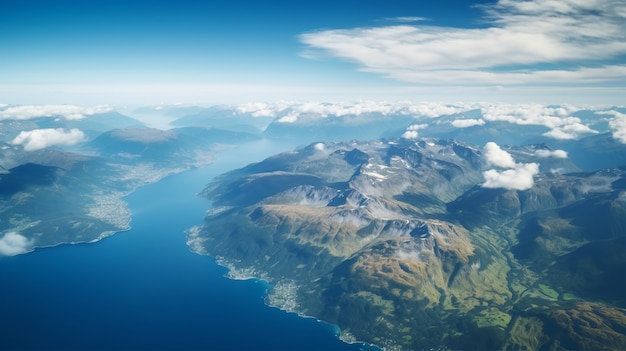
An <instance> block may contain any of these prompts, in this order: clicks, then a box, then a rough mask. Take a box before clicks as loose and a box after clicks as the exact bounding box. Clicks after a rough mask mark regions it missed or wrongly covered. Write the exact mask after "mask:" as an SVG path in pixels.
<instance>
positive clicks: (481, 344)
mask: <svg viewBox="0 0 626 351" xmlns="http://www.w3.org/2000/svg"><path fill="white" fill-rule="evenodd" d="M500 151H503V152H505V153H506V154H508V155H509V156H510V157H514V159H515V160H516V162H515V164H512V165H510V166H508V167H509V168H511V169H509V170H508V171H510V172H514V171H520V172H521V170H524V169H526V168H533V167H534V166H532V167H531V166H528V167H527V166H526V165H536V166H537V169H538V171H537V173H536V174H534V175H533V177H532V184H531V185H530V186H528V187H518V188H515V187H508V188H506V187H505V185H501V186H489V183H488V182H487V181H485V180H486V179H485V178H486V177H487V176H488V174H492V173H489V172H496V171H495V170H493V168H494V165H493V162H495V161H493V160H490V157H489V156H488V153H489V152H491V151H490V150H488V147H487V146H485V147H479V146H473V145H471V144H466V143H462V142H459V141H455V140H450V139H447V140H442V139H432V138H425V139H417V140H415V139H411V140H409V139H403V138H387V139H381V140H377V141H371V142H359V141H352V142H335V143H331V142H324V143H322V142H317V143H313V144H310V145H309V146H307V147H304V148H301V149H298V150H295V151H292V152H286V153H282V154H278V155H276V156H273V157H270V158H268V159H265V160H263V161H261V162H259V163H255V164H251V165H249V166H247V167H244V168H242V169H239V170H234V171H231V172H229V173H226V174H224V175H223V176H221V177H218V178H216V180H214V182H213V183H211V184H210V185H209V186H208V187H207V188H206V189H205V190H204V192H203V195H204V196H206V197H207V198H208V199H210V200H211V201H212V202H213V209H212V210H211V211H209V213H208V214H207V217H206V218H205V223H204V225H203V226H202V227H201V228H196V229H197V230H194V231H190V233H189V243H190V245H191V247H192V248H193V249H194V250H195V251H197V252H199V253H204V254H209V255H212V256H215V257H218V258H220V260H221V261H222V262H226V263H225V264H227V265H228V266H229V267H231V268H232V269H235V270H237V269H239V270H243V271H248V272H251V271H253V272H255V275H256V276H257V277H262V278H263V279H266V280H268V281H269V282H270V283H272V284H274V285H275V286H283V285H285V284H295V286H297V289H296V291H295V292H293V295H294V296H295V297H294V298H293V299H294V300H295V301H290V302H289V305H288V306H289V307H288V308H289V309H293V310H295V311H297V312H299V313H303V314H306V315H310V316H315V317H317V318H320V319H323V320H325V321H328V322H331V323H335V324H337V325H338V326H339V327H340V328H341V330H342V334H343V337H344V338H345V339H346V340H360V341H364V342H368V343H372V344H375V345H378V346H381V347H383V348H390V349H394V348H400V349H429V348H450V349H476V350H485V349H509V350H523V349H545V350H552V349H555V350H556V349H578V350H582V349H586V350H594V349H604V348H609V349H611V348H613V349H615V348H617V349H619V348H624V347H626V305H625V304H624V303H625V300H624V299H623V294H621V292H622V291H623V288H624V285H625V279H624V275H623V272H622V271H621V267H623V265H624V263H626V262H624V258H623V257H624V256H623V252H624V249H625V248H626V247H624V243H625V242H626V236H625V235H626V231H625V230H624V229H625V228H626V226H625V225H626V222H624V218H626V168H610V169H604V170H598V171H594V172H581V171H580V168H581V167H578V166H577V165H576V164H575V163H573V162H572V161H571V160H569V159H567V158H563V157H553V158H549V159H546V158H545V155H560V154H558V153H555V150H552V149H550V148H549V147H547V146H546V145H542V144H538V145H529V146H519V147H509V148H506V151H504V150H502V149H500ZM555 167H556V168H559V169H560V170H559V171H558V172H555V171H554V169H555ZM496 168H497V167H496ZM497 172H500V173H497V174H499V175H502V174H506V172H507V171H506V170H498V171H497ZM520 174H521V173H520ZM599 257H602V259H599ZM278 290H279V289H276V291H274V292H270V297H269V301H283V299H282V297H281V298H279V299H273V298H272V294H282V292H281V291H278ZM283 303H284V301H283ZM277 304H279V305H280V302H279V303H277Z"/></svg>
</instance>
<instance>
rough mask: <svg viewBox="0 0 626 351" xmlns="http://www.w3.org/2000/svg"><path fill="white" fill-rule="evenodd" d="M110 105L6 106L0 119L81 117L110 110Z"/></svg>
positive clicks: (0, 113) (0, 114) (1, 112)
mask: <svg viewBox="0 0 626 351" xmlns="http://www.w3.org/2000/svg"><path fill="white" fill-rule="evenodd" d="M111 110H112V109H111V108H110V107H108V106H94V107H80V106H74V105H21V106H12V107H8V108H5V109H4V110H2V111H0V120H3V119H17V120H25V119H31V118H37V117H59V116H61V117H63V118H65V119H70V120H71V119H81V118H84V117H85V116H87V115H93V114H97V113H105V112H110V111H111Z"/></svg>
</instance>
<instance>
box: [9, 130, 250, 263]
mask: <svg viewBox="0 0 626 351" xmlns="http://www.w3.org/2000/svg"><path fill="white" fill-rule="evenodd" d="M31 122H32V121H31ZM35 122H36V121H35ZM35 124H36V123H35ZM257 138H258V136H256V135H251V134H247V133H241V132H232V131H223V130H218V129H213V128H181V129H175V130H169V131H163V130H158V129H151V128H145V127H138V128H125V129H115V130H111V131H106V132H104V133H101V134H100V135H99V136H98V137H96V138H94V139H93V140H90V141H89V142H87V143H85V144H84V145H81V147H80V149H79V148H76V150H75V151H74V152H69V151H63V150H59V149H55V148H44V149H39V150H34V151H25V150H24V148H22V147H21V146H14V145H10V144H6V143H2V144H0V209H1V212H2V220H1V221H0V233H11V235H13V236H15V237H17V238H19V240H17V241H16V242H19V243H21V245H22V246H21V247H15V248H12V250H11V254H18V253H24V252H28V251H30V250H33V249H35V248H38V247H45V246H54V245H58V244H61V243H76V242H93V241H98V240H100V239H102V238H104V237H106V236H109V235H112V234H114V233H116V232H118V231H121V230H126V229H128V228H129V226H128V225H129V221H130V211H129V209H128V208H127V205H126V202H125V200H124V197H125V196H126V195H127V194H129V193H130V192H132V191H133V190H135V189H136V188H137V187H139V186H142V185H145V184H147V183H151V182H155V181H158V180H159V179H161V178H163V177H165V176H167V175H170V174H173V173H176V172H180V171H183V170H186V169H189V168H191V167H197V166H201V165H206V164H208V163H210V162H211V161H212V160H213V157H214V155H215V153H216V152H219V151H220V150H221V149H222V148H224V147H228V146H229V145H231V146H232V145H237V144H240V143H244V142H246V141H251V140H256V139H257ZM78 152H81V153H78ZM1 254H3V251H0V255H1Z"/></svg>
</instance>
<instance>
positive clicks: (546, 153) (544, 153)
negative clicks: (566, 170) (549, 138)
mask: <svg viewBox="0 0 626 351" xmlns="http://www.w3.org/2000/svg"><path fill="white" fill-rule="evenodd" d="M535 156H537V157H541V158H548V157H554V158H567V151H565V150H537V151H535Z"/></svg>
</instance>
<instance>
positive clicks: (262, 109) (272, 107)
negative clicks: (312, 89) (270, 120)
mask: <svg viewBox="0 0 626 351" xmlns="http://www.w3.org/2000/svg"><path fill="white" fill-rule="evenodd" d="M289 106H290V104H289V103H287V102H279V103H275V104H268V103H265V102H250V103H247V104H242V105H239V106H237V113H251V114H252V117H276V115H277V114H278V113H280V112H282V111H283V110H285V109H287V108H288V107H289Z"/></svg>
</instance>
